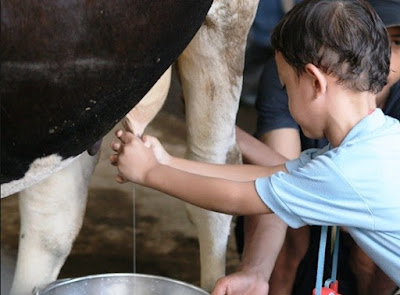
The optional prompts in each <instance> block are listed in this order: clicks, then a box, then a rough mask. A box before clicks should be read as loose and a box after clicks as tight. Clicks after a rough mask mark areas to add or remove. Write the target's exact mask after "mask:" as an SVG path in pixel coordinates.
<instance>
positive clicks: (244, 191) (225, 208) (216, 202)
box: [143, 164, 271, 215]
mask: <svg viewBox="0 0 400 295" xmlns="http://www.w3.org/2000/svg"><path fill="white" fill-rule="evenodd" d="M143 185H145V186H148V187H151V188H154V189H156V190H159V191H162V192H164V193H166V194H168V195H171V196H174V197H176V198H178V199H181V200H183V201H185V202H188V203H191V204H193V205H195V206H198V207H201V208H204V209H208V210H212V211H217V212H222V213H226V214H231V215H237V214H244V215H247V214H263V213H270V212H271V211H270V209H269V208H268V207H267V206H266V205H265V204H264V203H263V202H262V201H261V199H260V197H259V196H258V194H257V192H256V189H255V186H254V182H252V181H250V182H235V181H231V180H227V179H220V178H214V177H207V176H202V175H197V174H192V173H189V172H186V171H182V170H179V169H175V168H173V167H169V166H166V165H161V164H160V165H157V166H156V167H154V168H152V169H151V170H150V171H149V172H148V173H147V175H146V177H145V179H144V183H143Z"/></svg>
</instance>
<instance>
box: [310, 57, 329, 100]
mask: <svg viewBox="0 0 400 295" xmlns="http://www.w3.org/2000/svg"><path fill="white" fill-rule="evenodd" d="M305 70H306V73H307V74H308V75H309V76H310V78H311V79H312V83H313V87H314V91H315V97H316V98H317V97H319V96H320V95H321V94H325V92H326V89H327V86H328V81H327V79H326V75H325V72H323V71H321V70H320V69H319V68H318V67H316V66H315V65H313V64H306V66H305Z"/></svg>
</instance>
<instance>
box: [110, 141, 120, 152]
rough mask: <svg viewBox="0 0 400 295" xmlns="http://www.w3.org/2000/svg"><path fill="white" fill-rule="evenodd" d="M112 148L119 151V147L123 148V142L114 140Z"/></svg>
mask: <svg viewBox="0 0 400 295" xmlns="http://www.w3.org/2000/svg"><path fill="white" fill-rule="evenodd" d="M111 148H112V149H113V150H114V151H116V152H118V151H119V149H120V148H121V144H120V143H119V142H116V141H113V142H111Z"/></svg>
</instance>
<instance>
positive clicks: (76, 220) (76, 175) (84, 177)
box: [11, 152, 98, 295]
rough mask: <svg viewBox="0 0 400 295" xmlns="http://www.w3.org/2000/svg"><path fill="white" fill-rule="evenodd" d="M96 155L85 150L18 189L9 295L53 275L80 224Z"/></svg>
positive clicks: (23, 291) (28, 291)
mask: <svg viewBox="0 0 400 295" xmlns="http://www.w3.org/2000/svg"><path fill="white" fill-rule="evenodd" d="M97 159H98V155H96V156H94V157H91V156H89V155H88V154H87V153H86V152H85V153H83V154H82V155H80V156H79V157H78V158H77V159H76V160H75V161H73V162H72V163H71V165H69V166H68V167H66V168H65V169H63V170H61V171H59V172H57V173H56V174H54V175H52V176H50V177H49V178H47V179H45V180H44V181H42V182H40V183H39V184H37V185H35V186H32V187H30V188H29V189H26V190H25V191H23V192H21V193H20V196H19V203H20V213H21V228H20V239H19V249H18V259H17V266H16V271H15V276H14V281H13V285H12V288H11V294H12V295H25V294H32V290H33V288H34V287H40V286H43V285H46V284H48V283H50V282H52V281H54V280H56V279H57V276H58V274H59V272H60V269H61V267H62V265H63V264H64V261H65V259H66V258H67V256H68V254H69V253H70V251H71V248H72V243H73V241H74V240H75V238H76V236H77V235H78V232H79V230H80V228H81V226H82V220H83V216H84V212H85V208H86V200H87V192H88V185H89V180H90V177H91V175H92V173H93V170H94V167H95V165H96V163H97Z"/></svg>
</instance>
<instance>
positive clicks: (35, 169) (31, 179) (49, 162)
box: [1, 154, 79, 198]
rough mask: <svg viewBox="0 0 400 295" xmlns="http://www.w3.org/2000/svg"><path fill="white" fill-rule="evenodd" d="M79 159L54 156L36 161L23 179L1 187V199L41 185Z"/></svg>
mask: <svg viewBox="0 0 400 295" xmlns="http://www.w3.org/2000/svg"><path fill="white" fill-rule="evenodd" d="M78 157H79V156H77V157H70V158H67V159H63V158H62V157H61V156H59V155H57V154H52V155H50V156H47V157H43V158H39V159H36V160H35V161H33V162H32V164H31V165H30V166H29V170H28V171H27V172H26V173H25V175H24V177H23V178H21V179H18V180H14V181H11V182H8V183H4V184H2V185H1V198H4V197H8V196H10V195H12V194H15V193H17V192H20V191H22V190H24V189H26V188H28V187H31V186H32V185H34V184H36V183H39V182H40V181H42V180H43V179H45V178H47V177H49V176H50V175H52V174H54V173H55V172H57V171H59V170H61V169H63V168H65V167H67V166H68V165H69V164H71V162H72V161H74V160H75V159H76V158H78Z"/></svg>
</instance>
